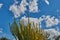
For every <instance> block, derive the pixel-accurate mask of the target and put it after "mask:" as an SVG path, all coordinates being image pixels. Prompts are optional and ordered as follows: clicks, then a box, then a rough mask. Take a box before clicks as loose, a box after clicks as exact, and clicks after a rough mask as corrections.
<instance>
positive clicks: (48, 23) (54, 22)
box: [46, 16, 59, 27]
mask: <svg viewBox="0 0 60 40" xmlns="http://www.w3.org/2000/svg"><path fill="white" fill-rule="evenodd" d="M58 23H59V19H58V18H55V17H54V16H53V17H51V16H46V27H51V26H55V25H57V24H58Z"/></svg>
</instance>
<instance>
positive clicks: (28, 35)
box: [10, 18, 47, 40]
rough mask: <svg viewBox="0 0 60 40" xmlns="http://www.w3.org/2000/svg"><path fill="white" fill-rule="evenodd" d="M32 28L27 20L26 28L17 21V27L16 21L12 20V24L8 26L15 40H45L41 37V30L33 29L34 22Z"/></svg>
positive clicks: (21, 22)
mask: <svg viewBox="0 0 60 40" xmlns="http://www.w3.org/2000/svg"><path fill="white" fill-rule="evenodd" d="M36 25H37V24H36ZM33 27H34V28H32V27H31V23H29V18H28V24H27V26H24V24H23V21H19V25H18V24H17V23H16V20H14V23H13V24H11V25H10V29H11V33H12V35H13V36H14V37H15V38H16V40H17V38H18V40H47V39H46V37H45V36H44V35H43V34H44V33H43V30H41V29H40V28H38V27H35V25H34V22H33ZM38 29H39V30H38Z"/></svg>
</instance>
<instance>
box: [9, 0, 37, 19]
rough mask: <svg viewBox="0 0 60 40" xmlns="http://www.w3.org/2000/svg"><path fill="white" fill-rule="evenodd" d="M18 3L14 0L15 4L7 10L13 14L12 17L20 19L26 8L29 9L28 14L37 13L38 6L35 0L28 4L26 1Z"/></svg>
mask: <svg viewBox="0 0 60 40" xmlns="http://www.w3.org/2000/svg"><path fill="white" fill-rule="evenodd" d="M16 4H18V1H16V0H15V3H14V4H13V5H11V6H10V8H9V10H10V11H12V12H13V13H14V17H15V18H17V17H20V15H21V14H24V13H25V11H27V7H26V6H28V7H29V12H38V4H37V0H33V1H30V2H29V3H28V2H27V0H22V1H21V3H20V4H19V5H16Z"/></svg>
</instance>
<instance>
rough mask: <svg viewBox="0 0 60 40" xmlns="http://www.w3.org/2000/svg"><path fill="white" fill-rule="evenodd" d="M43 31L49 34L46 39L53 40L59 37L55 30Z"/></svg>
mask: <svg viewBox="0 0 60 40" xmlns="http://www.w3.org/2000/svg"><path fill="white" fill-rule="evenodd" d="M44 31H46V32H48V33H49V34H50V36H49V37H48V39H50V40H55V37H57V36H59V35H60V32H59V31H57V30H56V29H45V30H44Z"/></svg>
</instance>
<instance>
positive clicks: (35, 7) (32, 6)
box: [29, 0, 38, 12]
mask: <svg viewBox="0 0 60 40" xmlns="http://www.w3.org/2000/svg"><path fill="white" fill-rule="evenodd" d="M37 2H38V0H33V1H30V3H29V11H30V12H38V3H37Z"/></svg>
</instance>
